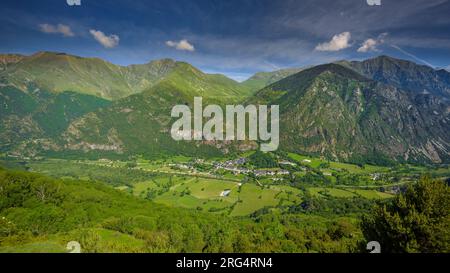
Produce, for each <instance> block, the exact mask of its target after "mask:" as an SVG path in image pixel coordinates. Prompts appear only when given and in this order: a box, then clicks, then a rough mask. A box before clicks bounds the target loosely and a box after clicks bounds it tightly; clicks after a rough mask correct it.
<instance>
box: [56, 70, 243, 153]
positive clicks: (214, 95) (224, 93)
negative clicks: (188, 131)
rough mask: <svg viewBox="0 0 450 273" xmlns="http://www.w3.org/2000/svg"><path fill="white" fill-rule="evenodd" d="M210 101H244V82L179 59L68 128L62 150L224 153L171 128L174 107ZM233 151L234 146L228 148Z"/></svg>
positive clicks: (61, 146)
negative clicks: (149, 83) (178, 137)
mask: <svg viewBox="0 0 450 273" xmlns="http://www.w3.org/2000/svg"><path fill="white" fill-rule="evenodd" d="M196 96H201V97H202V98H203V101H204V104H209V103H217V104H222V105H223V104H225V103H235V102H238V101H241V100H243V99H244V98H246V97H247V95H243V93H242V88H240V87H239V85H238V83H236V82H235V81H232V80H229V79H228V78H226V77H223V76H221V75H209V74H204V73H203V72H201V71H200V70H198V69H196V68H194V67H192V66H191V65H189V64H186V63H177V64H176V65H175V67H174V68H173V71H172V72H171V73H169V74H168V75H167V76H166V77H165V78H164V79H162V80H161V81H160V82H159V83H157V84H156V85H155V86H153V87H151V88H149V89H148V90H146V91H144V92H142V93H140V94H136V95H132V96H129V97H127V98H124V99H121V100H118V101H116V102H114V103H113V104H112V105H111V106H110V107H107V108H102V109H100V110H98V111H95V112H92V113H89V114H87V115H85V116H83V117H82V118H80V119H77V120H75V121H74V122H72V124H71V125H70V126H69V127H68V129H67V130H66V131H65V132H64V134H63V136H62V137H61V139H60V140H58V141H57V144H58V145H59V146H58V147H59V148H58V150H65V151H73V152H81V153H90V154H104V153H114V154H120V155H132V154H144V155H147V156H164V155H170V154H203V155H219V154H221V153H222V152H223V151H221V150H220V149H219V148H223V145H222V144H220V143H214V142H206V141H205V142H186V141H179V142H177V141H174V140H173V139H172V138H171V136H170V128H171V125H172V123H173V121H174V120H175V119H173V118H171V117H170V113H171V109H172V107H173V106H175V105H177V104H188V105H190V106H191V109H193V108H192V104H193V98H194V97H196ZM226 149H230V148H226Z"/></svg>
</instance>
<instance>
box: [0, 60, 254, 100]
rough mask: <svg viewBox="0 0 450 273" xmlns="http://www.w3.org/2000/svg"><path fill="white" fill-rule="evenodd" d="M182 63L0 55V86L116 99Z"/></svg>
mask: <svg viewBox="0 0 450 273" xmlns="http://www.w3.org/2000/svg"><path fill="white" fill-rule="evenodd" d="M181 66H190V65H188V64H186V63H182V62H176V61H174V60H171V59H163V60H156V61H152V62H149V63H147V64H142V65H130V66H118V65H114V64H112V63H109V62H106V61H104V60H101V59H98V58H82V57H78V56H73V55H68V54H65V53H55V52H39V53H36V54H34V55H31V56H19V55H0V67H1V68H2V69H1V70H0V85H2V86H7V85H9V86H14V87H15V88H17V89H19V90H22V91H34V90H35V89H43V90H47V91H50V92H56V93H59V92H64V91H72V92H77V93H82V94H88V95H93V96H97V97H100V98H104V99H108V100H115V99H120V98H124V97H127V96H129V95H132V94H137V93H139V92H142V91H144V90H146V89H148V88H150V87H151V86H153V85H155V84H157V83H158V82H159V81H160V80H162V79H164V78H165V77H167V76H168V75H169V74H170V73H172V72H173V73H179V72H180V70H179V68H180V67H181ZM191 69H192V70H196V69H195V68H194V67H191ZM197 72H199V73H200V71H198V70H197ZM203 76H204V77H208V79H209V80H211V81H215V82H216V85H217V86H221V87H220V88H219V89H221V90H222V91H223V90H224V89H227V90H228V91H227V92H231V93H230V94H235V95H238V96H245V95H246V94H247V93H249V91H248V90H249V89H248V88H246V87H244V86H241V85H239V83H237V82H235V81H233V80H231V79H228V78H226V77H225V76H222V75H208V74H203Z"/></svg>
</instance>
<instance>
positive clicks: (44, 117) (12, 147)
mask: <svg viewBox="0 0 450 273" xmlns="http://www.w3.org/2000/svg"><path fill="white" fill-rule="evenodd" d="M109 104H110V102H109V101H107V100H104V99H101V98H98V97H95V96H90V95H84V94H79V93H74V92H62V93H57V94H55V93H52V92H48V91H43V90H37V91H35V92H33V93H25V92H23V91H21V90H18V89H17V88H14V87H11V86H9V87H1V88H0V121H1V124H0V150H1V151H16V153H17V154H18V155H22V154H34V149H31V148H30V147H28V146H29V145H30V144H32V143H35V142H36V141H38V140H39V139H42V138H54V137H57V136H59V135H60V134H61V133H62V132H63V131H64V130H65V129H66V128H67V126H68V125H69V124H70V122H71V121H73V120H74V119H76V118H78V117H80V116H82V115H84V114H86V113H89V112H91V111H94V110H97V109H98V108H100V107H104V106H107V105H109ZM38 143H39V144H38V145H45V144H44V143H42V142H39V141H38ZM45 143H48V141H45ZM35 146H37V145H36V144H35ZM29 148H30V149H29ZM25 150H27V151H26V152H25Z"/></svg>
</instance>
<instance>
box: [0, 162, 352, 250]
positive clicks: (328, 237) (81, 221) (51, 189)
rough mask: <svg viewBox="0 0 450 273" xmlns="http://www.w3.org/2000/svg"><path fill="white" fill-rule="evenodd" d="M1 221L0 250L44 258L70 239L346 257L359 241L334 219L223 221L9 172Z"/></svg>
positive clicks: (3, 175)
mask: <svg viewBox="0 0 450 273" xmlns="http://www.w3.org/2000/svg"><path fill="white" fill-rule="evenodd" d="M2 217H4V218H2ZM0 218H1V219H2V220H1V221H2V229H1V230H0V251H8V250H11V247H16V248H14V249H13V251H14V250H15V251H25V252H27V251H33V250H35V251H39V250H36V249H34V248H35V247H36V244H43V243H45V244H56V245H59V247H60V249H61V248H62V247H63V246H64V245H65V244H66V243H67V242H68V241H71V240H77V241H79V242H80V243H81V245H82V249H83V250H84V251H87V252H348V251H351V250H352V249H355V248H356V246H357V240H356V237H355V234H353V235H349V234H348V232H345V231H342V232H340V231H339V232H338V231H336V225H335V224H333V223H334V222H335V221H336V220H326V219H325V218H321V217H316V216H314V217H310V218H309V217H308V216H305V215H303V216H302V215H290V214H286V215H284V214H277V213H275V214H270V215H261V216H259V217H257V218H253V219H251V218H229V217H221V216H218V215H214V214H209V213H203V212H199V211H196V210H186V209H181V208H176V209H175V208H169V207H165V206H162V205H158V204H155V203H153V202H151V201H147V200H143V199H139V198H137V197H134V196H132V195H130V194H127V193H124V192H120V191H117V190H114V189H112V188H110V187H108V186H106V185H103V184H102V183H99V182H87V181H76V180H58V179H52V178H48V177H44V176H41V175H38V174H32V173H27V172H15V171H14V172H13V171H7V170H0ZM351 226H352V229H353V228H354V229H356V226H355V225H353V224H351ZM18 246H22V247H21V248H17V247H18ZM41 251H45V250H41ZM47 251H48V250H47Z"/></svg>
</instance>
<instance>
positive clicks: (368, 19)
mask: <svg viewBox="0 0 450 273" xmlns="http://www.w3.org/2000/svg"><path fill="white" fill-rule="evenodd" d="M366 1H367V0H334V1H332V0H303V1H302V0H290V1H289V0H277V1H273V0H270V1H267V0H204V1H200V0H199V1H191V0H177V1H175V0H163V1H159V0H151V1H142V0H134V1H119V0H105V1H102V0H81V6H69V5H68V4H67V3H66V0H2V2H1V4H0V14H2V16H0V33H1V39H0V52H2V53H22V54H32V53H34V52H37V51H43V50H48V51H58V52H66V53H70V54H75V55H80V56H86V57H100V58H103V59H106V60H108V61H111V62H113V63H115V64H120V65H128V64H135V63H146V62H148V61H150V60H154V59H161V58H173V59H176V60H182V61H187V62H189V63H191V64H193V65H194V66H196V67H198V68H200V69H202V70H203V71H206V72H214V73H216V72H217V73H223V74H226V75H228V76H230V77H232V78H234V79H237V80H243V79H245V78H246V77H248V76H250V75H251V74H253V73H255V72H258V71H272V70H276V69H280V68H287V67H300V66H306V65H314V64H320V63H326V62H332V61H335V60H340V59H352V60H361V59H367V58H370V57H373V56H377V55H381V54H385V55H391V56H394V57H399V58H403V59H410V60H413V61H415V62H417V63H422V64H427V65H430V66H434V67H448V66H449V65H450V16H449V14H450V1H449V0H381V6H369V5H368V4H367V2H366Z"/></svg>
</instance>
